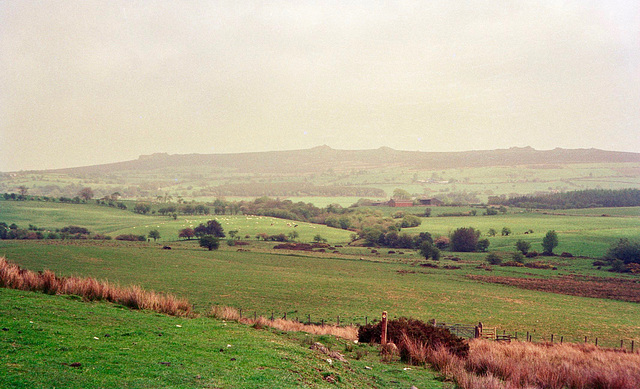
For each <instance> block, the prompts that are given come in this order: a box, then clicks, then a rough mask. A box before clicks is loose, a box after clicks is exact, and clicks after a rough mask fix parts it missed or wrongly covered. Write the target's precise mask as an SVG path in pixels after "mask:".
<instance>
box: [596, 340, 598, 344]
mask: <svg viewBox="0 0 640 389" xmlns="http://www.w3.org/2000/svg"><path fill="white" fill-rule="evenodd" d="M597 345H598V338H596V346H597Z"/></svg>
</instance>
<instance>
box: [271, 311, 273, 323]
mask: <svg viewBox="0 0 640 389" xmlns="http://www.w3.org/2000/svg"><path fill="white" fill-rule="evenodd" d="M271 321H273V311H271Z"/></svg>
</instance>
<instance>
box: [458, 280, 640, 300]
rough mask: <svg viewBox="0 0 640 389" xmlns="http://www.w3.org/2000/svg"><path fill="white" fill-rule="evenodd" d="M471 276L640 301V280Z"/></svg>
mask: <svg viewBox="0 0 640 389" xmlns="http://www.w3.org/2000/svg"><path fill="white" fill-rule="evenodd" d="M467 277H468V278H470V279H472V280H476V281H483V282H491V283H494V284H502V285H510V286H515V287H518V288H522V289H530V290H539V291H543V292H550V293H559V294H568V295H571V296H581V297H595V298H603V299H611V300H622V301H630V302H633V303H640V280H630V279H620V278H600V277H586V276H562V277H554V278H514V277H496V276H481V275H468V276H467Z"/></svg>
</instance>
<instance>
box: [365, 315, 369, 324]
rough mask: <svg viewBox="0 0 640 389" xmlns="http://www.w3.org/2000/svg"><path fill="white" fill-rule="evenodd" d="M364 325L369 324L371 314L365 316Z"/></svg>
mask: <svg viewBox="0 0 640 389" xmlns="http://www.w3.org/2000/svg"><path fill="white" fill-rule="evenodd" d="M364 325H365V326H367V325H369V316H365V317H364Z"/></svg>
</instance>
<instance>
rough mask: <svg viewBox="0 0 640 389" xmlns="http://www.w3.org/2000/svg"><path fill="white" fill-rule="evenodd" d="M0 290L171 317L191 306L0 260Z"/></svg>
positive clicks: (166, 297) (137, 290) (172, 298)
mask: <svg viewBox="0 0 640 389" xmlns="http://www.w3.org/2000/svg"><path fill="white" fill-rule="evenodd" d="M0 287H5V288H11V289H20V290H30V291H36V292H43V293H48V294H67V295H78V296H80V297H82V298H83V299H85V300H88V301H95V300H105V301H109V302H113V303H117V304H122V305H125V306H127V307H130V308H133V309H148V310H152V311H156V312H160V313H164V314H167V315H172V316H188V315H190V314H191V304H189V302H188V301H187V300H185V299H179V298H177V297H175V296H172V295H167V294H159V293H155V292H149V291H145V290H144V289H142V288H140V287H139V286H130V287H127V288H121V287H119V286H117V285H113V284H110V283H108V282H106V281H98V280H96V279H95V278H91V277H89V278H78V277H58V276H56V275H55V274H54V273H53V272H51V271H48V270H46V271H44V272H43V273H35V272H32V271H30V270H26V269H21V268H20V267H19V266H18V265H15V264H12V263H9V262H8V261H7V260H6V258H2V257H0Z"/></svg>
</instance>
